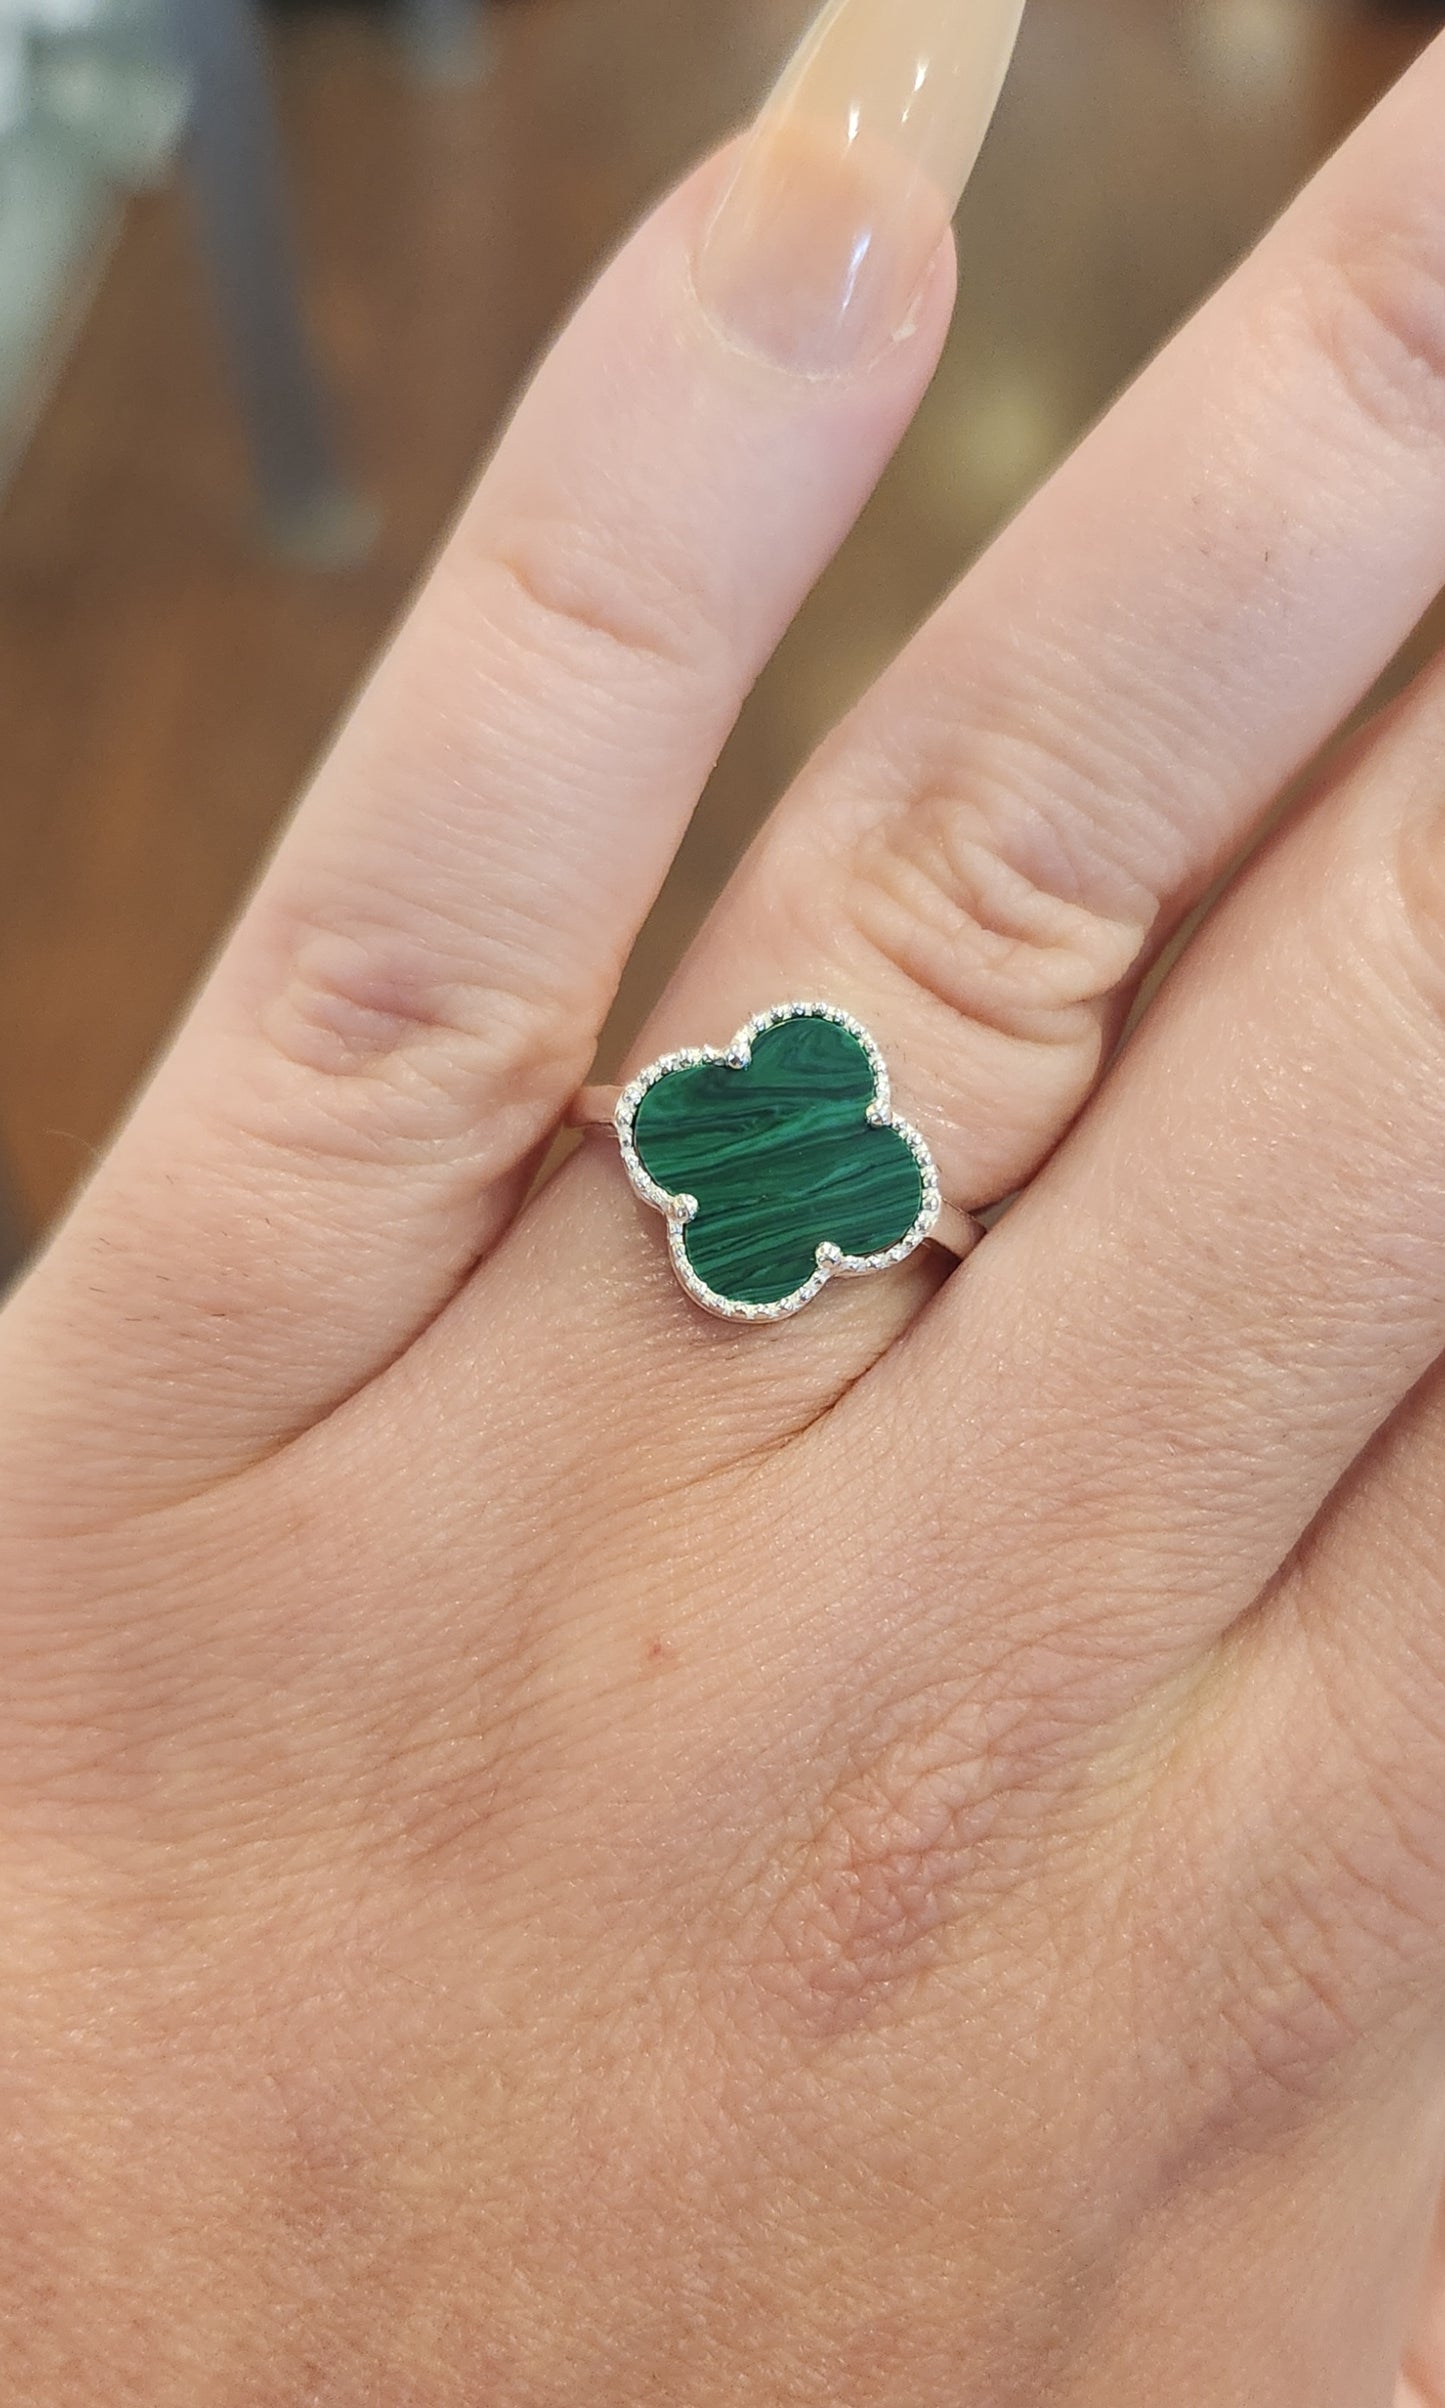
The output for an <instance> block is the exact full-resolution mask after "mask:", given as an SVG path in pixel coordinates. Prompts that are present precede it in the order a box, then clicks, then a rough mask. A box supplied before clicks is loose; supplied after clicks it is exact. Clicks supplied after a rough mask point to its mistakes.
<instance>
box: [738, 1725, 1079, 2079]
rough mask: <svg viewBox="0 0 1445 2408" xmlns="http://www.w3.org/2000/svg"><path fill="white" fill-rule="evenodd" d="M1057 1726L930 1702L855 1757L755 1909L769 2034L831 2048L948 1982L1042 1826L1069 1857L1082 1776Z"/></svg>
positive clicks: (753, 1944)
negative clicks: (965, 1938)
mask: <svg viewBox="0 0 1445 2408" xmlns="http://www.w3.org/2000/svg"><path fill="white" fill-rule="evenodd" d="M1065 1719H1067V1718H1065ZM1059 1723H1060V1717H1059V1716H1058V1715H1057V1714H1056V1713H1055V1712H1054V1711H1053V1710H1052V1709H1051V1708H1049V1707H1047V1706H1044V1705H1039V1704H1036V1703H1034V1702H1033V1701H1027V1700H1024V1699H1021V1698H1013V1699H1010V1700H1005V1699H1004V1698H1003V1697H1002V1696H998V1697H995V1698H993V1699H992V1700H991V1701H990V1700H986V1699H984V1698H983V1697H982V1696H980V1698H979V1699H977V1700H976V1701H973V1702H972V1704H961V1703H959V1702H957V1701H952V1702H949V1703H944V1702H943V1701H940V1700H932V1701H924V1702H915V1704H913V1705H912V1706H910V1707H909V1708H907V1709H906V1710H903V1709H899V1710H896V1711H895V1712H894V1713H893V1714H891V1715H890V1716H889V1717H888V1725H889V1727H887V1728H885V1729H883V1730H882V1731H879V1732H876V1733H875V1734H874V1736H873V1738H872V1739H871V1740H870V1741H869V1742H867V1743H866V1744H860V1745H859V1747H858V1748H857V1749H856V1750H855V1751H854V1752H853V1753H852V1755H851V1756H850V1758H849V1760H848V1762H847V1763H846V1765H845V1766H844V1768H843V1769H842V1770H841V1771H840V1772H839V1773H838V1774H837V1776H836V1777H835V1778H834V1779H833V1780H832V1781H831V1782H830V1784H829V1785H828V1787H827V1789H826V1792H825V1793H824V1795H823V1796H822V1797H821V1799H820V1800H819V1801H818V1802H817V1803H816V1804H815V1806H814V1808H813V1810H812V1812H811V1814H810V1818H809V1822H808V1824H807V1826H806V1828H804V1829H802V1830H801V1831H800V1833H799V1835H798V1836H797V1838H796V1839H795V1841H794V1844H793V1846H792V1848H791V1849H790V1850H789V1851H788V1852H787V1853H786V1854H785V1855H784V1856H783V1858H782V1860H781V1862H780V1864H779V1866H778V1867H777V1868H776V1869H775V1871H774V1873H773V1875H772V1877H771V1884H770V1886H765V1888H764V1890H763V1891H762V1892H761V1893H759V1894H758V1895H757V1896H756V1898H755V1900H754V1902H753V1904H752V1908H751V1911H750V1915H749V1923H750V1929H749V1932H748V1937H747V1941H746V1949H745V1953H746V1962H747V1972H748V1988H749V1991H750V1993H751V1994H752V1996H753V1997H754V1998H755V1999H756V2000H757V2001H759V2003H760V2005H761V2008H762V2011H763V2012H764V2014H765V2015H766V2017H767V2019H768V2021H769V2022H770V2023H771V2024H772V2025H774V2026H775V2027H776V2026H781V2027H782V2028H783V2029H784V2030H785V2031H787V2032H789V2033H791V2034H793V2035H794V2036H797V2037H801V2038H805V2039H810V2040H831V2039H835V2038H837V2037H839V2036H841V2035H844V2034H846V2033H849V2032H852V2031H855V2030H858V2029H861V2028H866V2027H869V2026H872V2025H875V2024H877V2023H879V2022H885V2023H886V2022H887V2021H889V2020H890V2019H892V2018H894V2017H896V2016H898V2015H900V2014H906V2013H907V2012H908V2011H909V2010H910V2009H911V2008H912V2006H913V2005H914V2004H915V2003H916V2002H917V2000H918V1999H919V1996H920V1994H921V1993H922V1992H924V1991H925V1990H926V1989H927V1988H928V1987H929V1986H930V1984H931V1983H932V1982H933V1981H934V1980H935V1979H936V1978H937V1977H938V1976H939V1975H940V1974H946V1972H947V1970H948V1968H949V1967H950V1966H951V1965H952V1964H953V1963H954V1962H955V1960H956V1958H957V1956H958V1933H959V1930H960V1928H961V1927H964V1926H967V1925H968V1924H969V1923H970V1921H971V1920H973V1919H977V1918H980V1917H983V1916H985V1915H986V1914H987V1913H988V1911H989V1908H990V1905H991V1903H992V1901H993V1898H994V1894H995V1891H996V1890H997V1888H998V1886H999V1884H1000V1882H1001V1881H1002V1882H1003V1883H1004V1885H1005V1886H1006V1887H1008V1888H1009V1889H1010V1890H1012V1888H1013V1886H1014V1884H1015V1882H1016V1878H1017V1874H1018V1868H1019V1864H1020V1861H1021V1859H1022V1858H1023V1857H1025V1856H1026V1855H1027V1853H1028V1852H1029V1850H1030V1848H1031V1847H1032V1846H1034V1845H1036V1844H1038V1841H1037V1830H1038V1825H1039V1822H1040V1818H1041V1817H1042V1818H1043V1819H1044V1820H1046V1821H1048V1822H1049V1823H1050V1824H1051V1826H1052V1827H1054V1828H1055V1829H1056V1833H1057V1834H1058V1835H1060V1845H1062V1844H1063V1841H1062V1836H1061V1835H1062V1834H1063V1832H1064V1831H1065V1830H1066V1829H1067V1828H1069V1827H1071V1823H1072V1818H1073V1816H1074V1815H1075V1814H1076V1812H1077V1807H1076V1806H1074V1805H1071V1804H1069V1803H1067V1801H1068V1800H1069V1799H1070V1797H1071V1796H1072V1793H1074V1792H1075V1791H1076V1790H1078V1789H1080V1788H1081V1786H1082V1769H1081V1765H1080V1761H1079V1755H1078V1751H1077V1749H1076V1747H1074V1746H1073V1745H1072V1744H1070V1742H1069V1741H1068V1740H1066V1739H1065V1738H1064V1737H1062V1736H1061V1732H1060V1728H1059ZM1030 1835H1032V1837H1031V1836H1030ZM1004 1868H1007V1871H1006V1872H1005V1871H1004Z"/></svg>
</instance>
